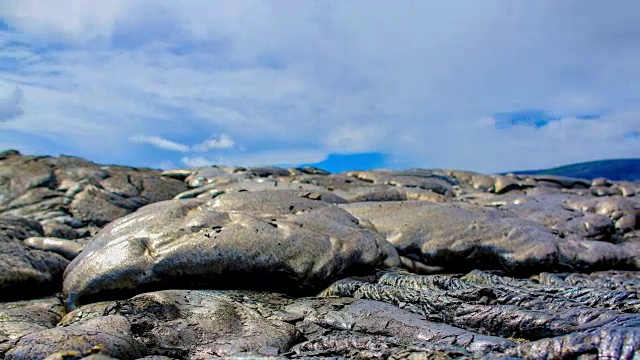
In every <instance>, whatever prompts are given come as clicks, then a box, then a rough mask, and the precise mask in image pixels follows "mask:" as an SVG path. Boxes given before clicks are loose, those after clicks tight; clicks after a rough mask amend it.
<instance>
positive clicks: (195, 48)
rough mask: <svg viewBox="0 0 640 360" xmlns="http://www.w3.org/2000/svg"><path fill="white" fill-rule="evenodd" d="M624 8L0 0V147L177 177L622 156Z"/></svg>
mask: <svg viewBox="0 0 640 360" xmlns="http://www.w3.org/2000/svg"><path fill="white" fill-rule="evenodd" d="M639 13H640V2H638V1H637V0H612V1H601V0H563V1H557V0H537V1H528V0H483V1H477V0H455V1H445V0H442V1H435V0H434V1H423V0H415V1H414V0H401V1H390V0H387V1H379V0H340V1H314V0H305V1H299V0H265V1H260V0H229V1H225V0H216V1H211V0H185V1H168V0H101V1H84V0H0V150H1V149H9V148H12V149H18V150H20V151H21V152H23V153H26V154H38V155H44V154H46V155H58V154H65V155H73V156H80V157H84V158H87V159H89V160H92V161H95V162H99V163H109V164H122V165H130V166H148V167H155V168H164V169H166V168H183V167H197V166H208V165H212V164H221V165H241V166H256V165H283V166H296V165H300V164H315V165H318V164H319V165H321V166H322V167H325V168H327V169H329V170H334V171H342V170H349V169H369V168H390V169H402V168H414V167H421V168H448V169H464V170H472V171H478V172H485V173H488V172H502V171H510V170H528V169H540V168H547V167H552V166H558V165H563V164H568V163H576V162H582V161H590V160H599V159H608V158H633V157H636V158H637V157H640V136H639V134H640V66H638V64H640V22H639V21H637V14H639Z"/></svg>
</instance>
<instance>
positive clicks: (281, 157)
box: [180, 149, 326, 167]
mask: <svg viewBox="0 0 640 360" xmlns="http://www.w3.org/2000/svg"><path fill="white" fill-rule="evenodd" d="M325 158H326V153H325V152H323V151H317V150H309V149H287V150H271V151H258V152H250V153H247V152H234V153H230V154H225V155H218V156H212V157H204V156H184V157H182V158H181V159H180V161H181V162H182V163H183V164H184V165H185V166H187V167H203V166H211V165H225V166H270V165H278V166H295V165H297V164H313V163H318V162H321V161H322V160H324V159H325Z"/></svg>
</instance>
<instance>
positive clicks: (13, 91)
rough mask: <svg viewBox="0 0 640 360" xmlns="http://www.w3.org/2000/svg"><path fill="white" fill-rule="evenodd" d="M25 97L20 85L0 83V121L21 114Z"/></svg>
mask: <svg viewBox="0 0 640 360" xmlns="http://www.w3.org/2000/svg"><path fill="white" fill-rule="evenodd" d="M23 99H24V94H23V92H22V90H20V88H19V87H17V86H10V85H4V84H2V83H0V122H1V121H6V120H9V119H11V118H14V117H16V116H19V115H21V114H22V101H23Z"/></svg>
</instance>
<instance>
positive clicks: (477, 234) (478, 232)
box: [342, 201, 640, 275]
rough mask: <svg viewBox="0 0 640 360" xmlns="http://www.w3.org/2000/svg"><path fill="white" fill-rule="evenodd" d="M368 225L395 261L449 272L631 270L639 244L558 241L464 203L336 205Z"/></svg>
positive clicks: (537, 227) (543, 229) (530, 223)
mask: <svg viewBox="0 0 640 360" xmlns="http://www.w3.org/2000/svg"><path fill="white" fill-rule="evenodd" d="M342 208H343V209H345V210H347V211H348V212H350V213H351V214H353V215H354V216H357V217H358V218H361V219H367V220H370V221H371V222H372V223H373V224H374V225H375V227H376V228H377V229H378V230H379V231H380V232H381V233H382V234H383V235H384V236H385V237H386V238H387V240H388V241H389V242H390V243H392V244H393V245H394V246H395V247H396V248H397V249H398V252H399V253H400V255H402V256H405V257H409V258H413V259H415V260H417V261H420V262H422V263H424V264H425V265H428V266H441V267H444V268H447V269H449V270H450V271H469V270H473V269H501V270H505V271H507V272H509V273H512V274H520V275H523V274H531V273H535V272H540V271H543V270H552V269H553V270H565V271H566V270H571V271H575V270H581V271H583V270H589V269H601V268H607V267H609V268H611V267H613V268H616V267H617V268H636V266H638V265H640V264H637V263H636V262H637V261H638V259H639V258H640V243H625V244H620V245H616V244H611V243H607V242H601V241H590V240H586V239H581V240H572V239H562V238H560V237H558V236H556V235H555V234H553V233H552V232H551V231H550V230H549V229H547V228H546V227H544V226H542V225H540V224H538V223H536V222H533V221H528V220H525V219H520V218H515V217H509V216H506V215H505V214H503V213H501V212H499V211H497V210H494V209H490V208H486V207H482V206H477V205H472V204H465V203H445V204H439V203H427V202H422V201H403V202H379V203H375V202H369V203H358V204H349V205H342Z"/></svg>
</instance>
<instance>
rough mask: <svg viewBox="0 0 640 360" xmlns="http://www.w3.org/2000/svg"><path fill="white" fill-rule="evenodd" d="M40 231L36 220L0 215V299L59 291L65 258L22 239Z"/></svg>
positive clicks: (21, 297) (28, 296) (65, 262)
mask: <svg viewBox="0 0 640 360" xmlns="http://www.w3.org/2000/svg"><path fill="white" fill-rule="evenodd" d="M41 235H42V227H40V224H39V223H38V222H37V221H33V220H28V219H23V218H15V217H0V301H3V300H11V299H28V298H31V297H36V296H40V295H46V294H51V293H54V292H56V291H60V285H61V281H62V273H63V272H64V269H65V267H66V266H67V264H68V263H69V261H68V260H67V259H65V258H64V257H62V256H60V255H58V254H56V253H53V252H48V251H42V250H36V249H31V248H29V247H27V246H25V245H24V244H23V243H22V241H23V240H24V239H26V238H29V237H32V236H41Z"/></svg>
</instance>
